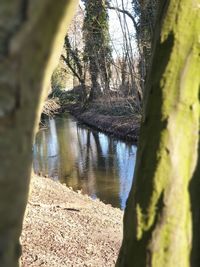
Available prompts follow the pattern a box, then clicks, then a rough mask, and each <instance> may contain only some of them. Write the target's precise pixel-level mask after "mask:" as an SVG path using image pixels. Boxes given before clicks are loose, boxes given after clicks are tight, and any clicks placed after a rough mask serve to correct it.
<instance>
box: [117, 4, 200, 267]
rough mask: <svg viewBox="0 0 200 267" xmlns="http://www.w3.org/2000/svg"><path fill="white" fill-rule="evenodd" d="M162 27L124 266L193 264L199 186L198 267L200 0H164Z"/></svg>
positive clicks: (122, 254) (148, 92)
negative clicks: (197, 169)
mask: <svg viewBox="0 0 200 267" xmlns="http://www.w3.org/2000/svg"><path fill="white" fill-rule="evenodd" d="M157 25H158V28H157V30H156V35H157V36H155V45H154V48H155V50H154V56H153V63H152V67H151V72H150V75H149V79H148V82H147V88H146V107H145V108H146V110H145V116H144V121H143V124H142V128H141V136H140V142H139V148H138V156H137V163H136V170H135V178H134V184H133V186H132V189H131V192H130V195H129V198H128V201H127V207H126V210H125V216H124V237H123V244H122V247H121V250H120V255H119V258H118V262H117V266H120V267H125V266H126V267H147V266H151V267H175V266H176V267H189V266H191V265H190V253H191V245H192V229H191V226H192V225H191V202H190V195H189V186H190V182H191V181H192V182H191V187H190V189H191V190H190V192H191V195H192V196H191V199H192V212H193V216H192V217H193V225H194V227H193V250H192V267H197V266H199V261H198V255H197V251H198V248H199V242H200V241H199V239H198V238H194V237H195V235H196V234H198V237H199V229H198V227H199V225H198V222H199V203H200V195H199V194H198V192H199V189H198V190H197V188H196V189H195V185H196V186H197V184H198V185H199V182H198V181H199V179H200V174H199V172H196V175H195V181H194V183H193V180H194V172H195V168H196V162H197V157H198V139H199V88H200V77H199V70H200V43H199V29H200V16H199V1H193V0H178V1H177V0H168V1H164V2H163V4H160V10H159V16H158V21H157ZM195 190H196V192H195ZM194 211H196V214H194ZM194 217H195V218H196V220H195V221H194ZM195 230H196V232H195V233H194V231H195Z"/></svg>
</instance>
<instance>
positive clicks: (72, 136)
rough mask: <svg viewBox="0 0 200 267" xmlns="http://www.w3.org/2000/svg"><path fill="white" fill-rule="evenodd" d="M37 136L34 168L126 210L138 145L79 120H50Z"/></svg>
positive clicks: (68, 117)
mask: <svg viewBox="0 0 200 267" xmlns="http://www.w3.org/2000/svg"><path fill="white" fill-rule="evenodd" d="M45 123H46V124H47V126H48V128H47V129H45V130H42V131H40V132H39V133H38V135H37V137H36V142H35V145H34V150H33V153H34V161H33V167H34V171H35V173H41V174H42V175H48V176H49V177H53V179H55V180H59V181H60V182H61V183H65V184H66V185H67V186H69V187H72V188H73V189H74V190H80V189H81V190H82V191H83V193H87V194H88V195H90V196H91V197H92V198H99V199H101V200H102V201H103V202H105V203H109V204H111V205H112V206H114V207H119V208H121V209H124V207H125V203H126V199H127V197H128V193H129V190H130V187H131V183H132V178H133V171H134V165H135V156H136V147H135V146H134V145H131V144H126V143H124V142H122V141H118V140H116V139H113V138H111V137H108V136H107V135H105V134H103V133H99V132H97V131H93V130H91V129H88V128H86V127H83V126H81V125H79V124H78V123H77V121H75V120H74V119H73V118H72V117H70V116H67V117H63V118H56V119H49V120H47V121H46V122H45Z"/></svg>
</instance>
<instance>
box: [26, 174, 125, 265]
mask: <svg viewBox="0 0 200 267" xmlns="http://www.w3.org/2000/svg"><path fill="white" fill-rule="evenodd" d="M122 217H123V212H122V211H121V210H119V209H116V208H112V207H111V206H109V205H105V204H104V203H102V202H100V201H99V200H92V199H91V198H89V197H88V196H84V195H82V194H81V193H80V192H79V193H76V192H73V191H72V190H71V189H69V188H67V187H66V186H64V185H61V184H60V183H58V182H54V181H52V180H50V179H47V178H46V179H45V178H41V177H36V176H35V175H33V178H32V182H31V193H30V197H29V201H28V206H27V210H26V216H25V220H24V226H23V232H22V237H21V240H22V245H23V253H22V266H23V267H39V266H44V267H64V266H65V267H72V266H73V267H79V266H80V267H82V266H83V267H89V266H91V267H109V266H114V265H115V262H116V259H117V254H118V251H119V248H120V244H121V240H122Z"/></svg>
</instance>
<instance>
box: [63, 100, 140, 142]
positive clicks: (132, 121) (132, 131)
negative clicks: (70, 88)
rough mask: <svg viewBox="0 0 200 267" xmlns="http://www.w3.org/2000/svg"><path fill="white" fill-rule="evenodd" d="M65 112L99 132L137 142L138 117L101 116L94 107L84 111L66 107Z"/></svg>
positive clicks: (70, 106) (76, 107)
mask: <svg viewBox="0 0 200 267" xmlns="http://www.w3.org/2000/svg"><path fill="white" fill-rule="evenodd" d="M65 110H67V111H69V112H70V114H71V115H73V116H74V117H75V118H76V119H77V120H78V121H80V122H82V123H84V124H86V125H88V126H90V127H92V128H95V129H97V130H99V131H101V132H104V133H106V134H109V135H111V136H114V137H116V138H118V139H121V140H125V141H130V142H133V143H137V141H138V136H139V126H140V117H136V116H135V115H131V114H130V115H128V116H127V115H121V116H118V115H110V114H101V113H99V111H98V109H96V108H95V105H94V106H92V107H91V108H89V109H86V110H84V111H83V110H82V108H81V107H80V106H79V105H77V104H74V105H68V106H67V107H66V108H65Z"/></svg>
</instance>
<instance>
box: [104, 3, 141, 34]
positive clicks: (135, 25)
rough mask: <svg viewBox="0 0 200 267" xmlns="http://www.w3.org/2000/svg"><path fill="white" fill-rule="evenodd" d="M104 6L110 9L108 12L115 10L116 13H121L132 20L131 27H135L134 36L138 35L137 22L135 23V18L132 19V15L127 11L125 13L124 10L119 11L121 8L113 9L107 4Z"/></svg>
mask: <svg viewBox="0 0 200 267" xmlns="http://www.w3.org/2000/svg"><path fill="white" fill-rule="evenodd" d="M106 6H107V8H108V9H110V10H115V11H118V12H120V13H123V14H125V15H127V16H128V17H129V18H130V19H131V20H132V22H133V25H134V27H135V31H136V34H138V32H139V29H138V25H137V22H136V21H135V18H134V17H133V15H132V14H131V13H130V12H129V11H127V10H125V9H121V8H119V7H113V6H111V5H110V4H109V3H107V4H106Z"/></svg>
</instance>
